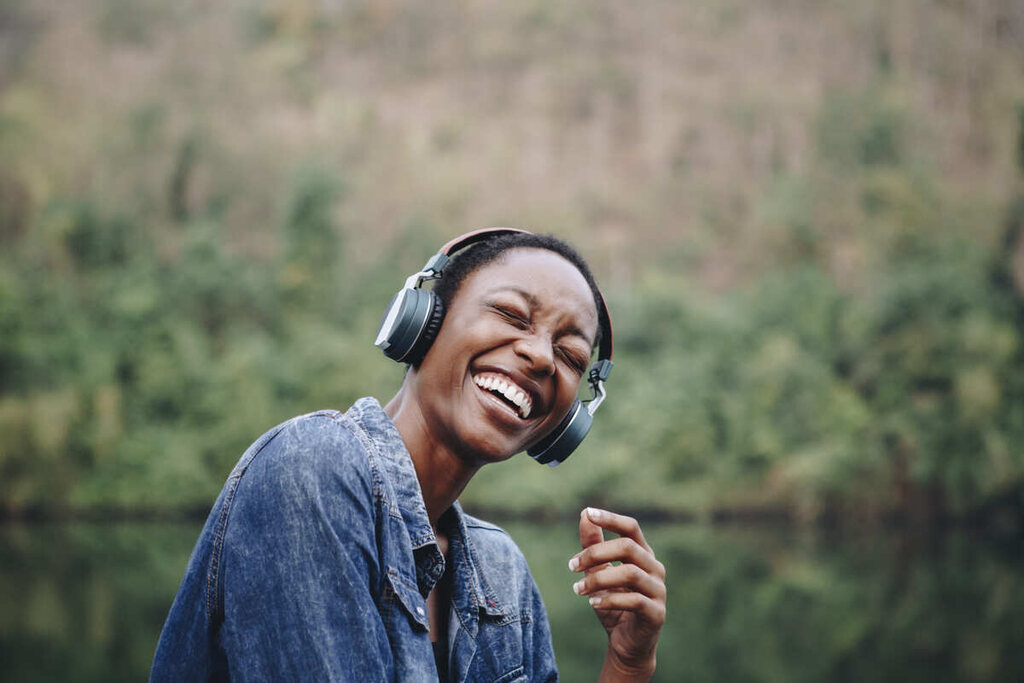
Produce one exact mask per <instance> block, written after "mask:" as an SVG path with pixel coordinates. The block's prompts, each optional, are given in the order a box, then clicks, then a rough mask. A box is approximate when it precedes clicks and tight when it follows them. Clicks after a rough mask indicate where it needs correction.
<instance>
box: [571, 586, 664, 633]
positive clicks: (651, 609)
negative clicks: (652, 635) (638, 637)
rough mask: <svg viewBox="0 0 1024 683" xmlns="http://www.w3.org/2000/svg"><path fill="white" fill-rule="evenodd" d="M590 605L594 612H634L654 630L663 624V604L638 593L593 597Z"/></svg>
mask: <svg viewBox="0 0 1024 683" xmlns="http://www.w3.org/2000/svg"><path fill="white" fill-rule="evenodd" d="M590 605H591V607H593V608H594V609H596V610H613V609H617V610H625V611H627V612H635V613H637V614H638V615H640V616H641V617H642V618H643V619H644V621H646V622H648V623H649V624H650V626H651V628H653V629H655V630H657V629H660V628H661V627H662V625H664V623H665V603H664V602H662V601H660V600H653V599H651V598H649V597H647V596H646V595H642V594H640V593H604V594H601V595H594V596H592V597H591V598H590Z"/></svg>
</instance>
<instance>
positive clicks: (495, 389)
mask: <svg viewBox="0 0 1024 683" xmlns="http://www.w3.org/2000/svg"><path fill="white" fill-rule="evenodd" d="M473 383H474V384H476V385H477V386H478V387H480V388H481V389H483V390H484V391H489V392H491V393H492V394H494V395H495V396H497V397H499V398H500V399H502V400H504V401H505V402H506V403H507V404H508V405H509V407H511V408H513V409H514V410H515V411H516V414H517V415H519V417H520V418H521V419H523V420H525V419H526V418H528V417H530V413H531V412H532V411H533V398H532V397H531V396H530V392H529V391H527V390H526V389H524V388H523V387H521V386H520V385H518V384H517V383H516V382H514V381H513V380H512V378H511V377H509V376H508V375H503V374H501V373H497V372H481V373H479V374H476V375H473Z"/></svg>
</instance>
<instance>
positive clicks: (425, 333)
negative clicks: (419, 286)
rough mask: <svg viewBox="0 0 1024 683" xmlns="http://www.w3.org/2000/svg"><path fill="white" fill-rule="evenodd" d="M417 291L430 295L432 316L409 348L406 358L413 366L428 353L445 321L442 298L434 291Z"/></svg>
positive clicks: (429, 303)
mask: <svg viewBox="0 0 1024 683" xmlns="http://www.w3.org/2000/svg"><path fill="white" fill-rule="evenodd" d="M416 291H417V292H419V293H420V294H426V295H427V296H428V297H429V302H428V305H429V306H430V316H429V317H428V318H427V322H426V323H425V324H424V325H423V329H422V330H421V331H420V333H419V336H417V337H416V339H415V340H414V341H413V346H412V349H410V350H409V355H408V356H407V357H406V359H405V362H407V363H410V364H412V365H413V366H418V365H419V364H420V362H421V361H422V360H423V357H424V356H426V355H427V351H428V350H429V349H430V345H431V344H433V343H434V339H436V338H437V333H438V331H439V330H440V329H441V323H442V322H444V304H443V303H441V299H440V298H439V297H438V296H437V295H436V294H434V293H433V292H424V291H423V290H416Z"/></svg>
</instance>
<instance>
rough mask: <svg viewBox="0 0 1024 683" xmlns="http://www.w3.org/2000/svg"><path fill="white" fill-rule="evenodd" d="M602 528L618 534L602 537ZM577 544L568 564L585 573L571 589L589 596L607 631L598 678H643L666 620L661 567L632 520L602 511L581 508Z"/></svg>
mask: <svg viewBox="0 0 1024 683" xmlns="http://www.w3.org/2000/svg"><path fill="white" fill-rule="evenodd" d="M602 529H607V530H608V531H611V532H614V533H616V534H618V535H619V537H618V538H615V539H612V540H609V541H606V540H604V533H603V531H602ZM580 545H581V546H582V547H583V550H582V551H581V552H579V553H577V554H576V555H574V556H573V557H572V558H571V559H570V560H569V569H571V570H572V571H574V572H584V576H583V578H582V579H580V580H579V581H577V582H576V583H575V584H573V590H574V591H575V592H576V593H578V594H579V595H586V596H588V597H589V599H590V604H591V605H592V606H593V608H594V611H595V612H596V614H597V618H598V619H599V620H600V621H601V625H602V626H604V628H605V631H607V632H608V651H607V653H606V655H605V663H604V669H603V670H602V672H601V680H602V681H611V680H647V679H648V678H650V676H651V674H652V673H653V672H654V666H655V649H656V648H657V645H658V636H659V635H660V633H661V627H662V626H663V625H664V623H665V596H666V591H665V566H664V565H663V564H662V563H661V562H659V561H658V560H657V558H656V557H655V556H654V551H653V550H651V547H650V546H649V545H647V541H646V540H644V534H643V532H642V531H641V530H640V525H639V524H638V523H637V521H636V520H635V519H633V518H632V517H626V516H624V515H618V514H615V513H613V512H608V511H607V510H598V509H595V508H586V509H585V510H583V512H581V513H580ZM615 562H618V563H620V564H617V565H616V564H613V563H615Z"/></svg>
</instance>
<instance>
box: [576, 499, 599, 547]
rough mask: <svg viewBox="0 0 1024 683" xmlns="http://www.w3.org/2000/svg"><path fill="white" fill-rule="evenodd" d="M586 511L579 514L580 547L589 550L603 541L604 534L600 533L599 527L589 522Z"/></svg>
mask: <svg viewBox="0 0 1024 683" xmlns="http://www.w3.org/2000/svg"><path fill="white" fill-rule="evenodd" d="M587 510H589V508H587ZM587 510H583V511H582V512H580V546H582V547H583V548H589V547H590V546H592V545H595V544H597V543H601V542H602V541H604V533H603V532H602V531H601V527H599V526H598V525H596V524H594V523H593V522H592V521H591V520H590V517H588V516H587Z"/></svg>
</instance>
